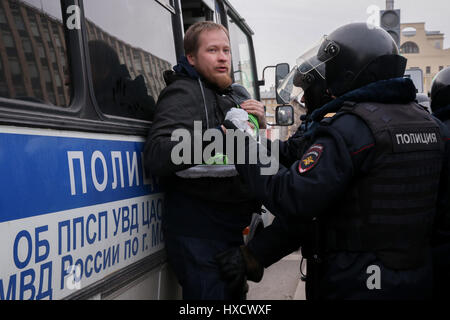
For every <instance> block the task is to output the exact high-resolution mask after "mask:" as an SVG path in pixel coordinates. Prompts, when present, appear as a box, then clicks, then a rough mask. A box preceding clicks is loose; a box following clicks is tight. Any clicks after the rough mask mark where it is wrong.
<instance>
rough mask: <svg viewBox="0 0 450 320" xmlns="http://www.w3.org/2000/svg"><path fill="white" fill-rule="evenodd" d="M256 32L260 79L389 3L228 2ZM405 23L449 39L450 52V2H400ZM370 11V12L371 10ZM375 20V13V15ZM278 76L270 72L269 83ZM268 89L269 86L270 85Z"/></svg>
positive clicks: (374, 0)
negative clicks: (422, 24) (421, 25)
mask: <svg viewBox="0 0 450 320" xmlns="http://www.w3.org/2000/svg"><path fill="white" fill-rule="evenodd" d="M228 1H229V2H230V3H231V5H232V6H233V7H234V8H235V9H236V10H237V11H238V12H239V13H240V15H241V16H242V17H243V18H244V19H245V21H246V22H247V24H248V25H249V26H250V27H251V28H252V30H253V31H254V32H255V35H254V36H253V42H254V46H255V54H256V60H257V64H258V77H259V78H260V79H261V78H262V71H263V68H264V66H267V65H275V64H277V63H280V62H288V63H289V64H290V65H291V66H292V65H293V64H295V59H296V58H297V57H298V56H299V55H300V54H301V53H302V52H303V51H304V50H306V49H308V48H309V47H310V46H311V45H313V44H314V43H316V42H317V41H318V40H319V38H320V37H321V36H322V35H324V34H329V33H330V32H331V31H333V30H334V29H336V28H337V27H339V26H341V25H344V24H347V23H350V22H366V21H367V20H368V19H370V18H371V13H368V12H367V11H368V9H369V8H371V6H378V7H379V8H380V9H382V10H384V9H385V7H386V1H385V0H228ZM394 6H395V9H401V22H402V23H409V22H425V29H426V30H427V31H441V32H442V33H444V34H445V42H444V48H449V47H450V0H427V1H418V0H395V2H394ZM369 11H370V10H369ZM371 12H372V14H373V11H371ZM272 77H273V74H271V73H270V72H266V79H271V78H272ZM266 83H267V81H266Z"/></svg>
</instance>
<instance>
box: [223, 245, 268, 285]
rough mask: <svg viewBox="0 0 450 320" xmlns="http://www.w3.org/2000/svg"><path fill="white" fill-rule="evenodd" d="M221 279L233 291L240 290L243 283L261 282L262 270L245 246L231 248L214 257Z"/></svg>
mask: <svg viewBox="0 0 450 320" xmlns="http://www.w3.org/2000/svg"><path fill="white" fill-rule="evenodd" d="M215 259H216V262H217V264H218V265H219V270H220V273H221V275H222V278H223V279H224V280H225V281H227V282H228V283H229V287H230V288H231V289H232V290H233V291H234V290H238V289H240V288H242V287H243V286H244V285H245V281H246V279H247V278H248V280H251V281H254V282H259V281H261V279H262V277H263V274H264V268H263V267H262V265H261V264H260V263H259V262H258V260H256V258H255V257H254V256H253V255H252V254H251V252H250V251H249V250H248V249H247V247H245V246H240V247H238V248H231V249H228V250H226V251H224V252H221V253H219V254H217V255H216V256H215Z"/></svg>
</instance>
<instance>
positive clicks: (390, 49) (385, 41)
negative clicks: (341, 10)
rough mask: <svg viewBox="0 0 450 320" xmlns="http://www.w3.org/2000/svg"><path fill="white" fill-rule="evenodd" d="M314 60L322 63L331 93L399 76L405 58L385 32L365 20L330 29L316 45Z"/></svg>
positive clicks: (402, 72) (342, 92) (402, 71)
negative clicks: (329, 32) (318, 45)
mask: <svg viewBox="0 0 450 320" xmlns="http://www.w3.org/2000/svg"><path fill="white" fill-rule="evenodd" d="M317 60H318V61H317V63H321V62H323V63H325V64H326V67H325V78H326V81H327V86H328V90H329V91H330V93H331V94H332V95H334V96H341V95H343V94H344V93H346V92H349V91H352V90H355V89H358V88H361V87H363V86H365V85H367V84H369V83H372V82H376V81H380V80H387V79H391V78H398V77H402V76H403V75H404V73H405V68H406V62H407V60H406V58H404V57H402V56H400V55H399V51H398V47H397V45H396V44H395V42H394V40H393V39H392V37H391V36H390V35H389V33H387V32H386V31H385V30H383V29H381V28H379V27H376V26H373V25H370V24H367V23H350V24H347V25H344V26H342V27H340V28H338V29H336V30H335V31H333V32H332V33H331V34H330V35H329V36H327V37H325V39H324V40H323V42H322V44H321V45H320V47H319V49H318V51H317Z"/></svg>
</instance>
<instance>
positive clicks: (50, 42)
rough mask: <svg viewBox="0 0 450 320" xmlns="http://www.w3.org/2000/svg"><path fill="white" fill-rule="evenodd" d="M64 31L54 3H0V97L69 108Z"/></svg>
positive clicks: (28, 0) (18, 0)
mask: <svg viewBox="0 0 450 320" xmlns="http://www.w3.org/2000/svg"><path fill="white" fill-rule="evenodd" d="M63 31H64V30H63V27H62V19H61V5H60V3H59V2H57V1H37V0H26V1H25V0H8V1H1V2H0V97H3V98H9V99H18V100H24V101H31V102H38V103H45V104H51V105H55V106H63V107H64V106H68V105H69V103H70V96H71V90H72V89H71V86H70V81H69V80H68V79H69V74H68V73H67V72H68V70H69V69H68V66H67V65H66V63H67V51H66V46H65V39H64V32H63Z"/></svg>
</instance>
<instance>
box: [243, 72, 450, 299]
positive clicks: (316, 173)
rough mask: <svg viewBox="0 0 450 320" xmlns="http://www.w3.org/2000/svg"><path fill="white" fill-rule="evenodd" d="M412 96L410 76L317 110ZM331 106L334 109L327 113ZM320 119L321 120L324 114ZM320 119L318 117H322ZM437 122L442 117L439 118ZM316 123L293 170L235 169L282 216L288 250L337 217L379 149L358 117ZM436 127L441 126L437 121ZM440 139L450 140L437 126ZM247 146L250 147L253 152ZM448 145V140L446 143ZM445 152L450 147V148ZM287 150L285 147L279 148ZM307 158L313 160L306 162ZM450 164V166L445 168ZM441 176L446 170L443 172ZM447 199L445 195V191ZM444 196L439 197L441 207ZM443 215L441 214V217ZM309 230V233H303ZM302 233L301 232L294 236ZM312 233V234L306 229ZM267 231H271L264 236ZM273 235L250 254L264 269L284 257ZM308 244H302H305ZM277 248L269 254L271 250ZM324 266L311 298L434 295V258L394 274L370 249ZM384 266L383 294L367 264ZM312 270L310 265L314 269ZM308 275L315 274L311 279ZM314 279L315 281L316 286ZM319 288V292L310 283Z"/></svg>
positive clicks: (338, 256)
mask: <svg viewBox="0 0 450 320" xmlns="http://www.w3.org/2000/svg"><path fill="white" fill-rule="evenodd" d="M414 98H415V88H414V86H413V85H412V82H410V81H409V80H405V79H395V80H388V81H382V82H379V83H376V84H373V85H371V86H370V87H369V88H363V89H359V90H357V91H356V92H353V93H352V94H348V95H347V96H344V97H342V99H341V101H336V100H335V101H334V102H332V103H330V104H329V105H327V106H325V107H324V108H322V110H319V111H318V112H317V113H316V115H317V114H320V113H322V117H323V115H324V114H326V113H328V112H330V111H334V112H336V111H339V109H340V107H341V106H342V105H343V103H344V101H345V99H348V100H349V101H354V102H380V103H389V102H391V103H408V102H411V101H413V100H414ZM330 106H332V108H331V109H330ZM319 118H321V117H319ZM319 120H320V119H319ZM436 121H437V120H436ZM327 122H328V121H322V122H320V123H319V121H316V123H315V125H314V126H313V131H312V133H310V134H309V136H310V141H309V142H308V150H307V151H306V154H305V155H304V156H303V157H302V159H297V161H295V162H293V163H292V164H291V165H290V166H289V167H285V166H283V165H280V169H279V171H278V172H277V173H276V174H274V175H261V168H262V167H264V166H263V165H262V164H260V163H257V164H244V165H239V164H237V165H236V168H237V170H238V172H239V173H240V175H241V176H242V177H243V178H244V179H245V181H246V182H247V183H248V185H249V187H250V189H251V191H252V192H253V193H254V194H255V195H257V196H258V197H259V199H260V200H261V201H262V202H263V204H264V205H265V206H266V207H267V208H268V209H269V210H270V211H271V212H272V213H273V214H274V215H275V216H276V217H277V218H278V219H279V221H278V222H277V227H276V228H274V229H276V230H277V231H274V233H277V234H278V236H281V235H282V234H283V233H282V232H280V230H283V229H284V230H286V232H285V233H284V236H283V237H284V238H285V239H284V240H279V241H278V245H283V244H285V243H286V242H287V241H286V239H291V240H292V239H293V240H292V242H291V247H290V248H284V252H283V253H288V252H286V251H289V250H292V249H295V247H296V246H298V244H302V241H306V242H307V241H310V236H311V234H309V232H310V231H308V230H306V231H305V230H304V229H303V228H305V226H308V225H310V224H311V223H312V221H313V220H314V219H315V218H316V217H321V216H324V215H327V214H328V215H332V214H333V211H334V209H335V206H336V205H337V204H338V203H339V200H340V199H342V197H343V196H344V195H345V193H346V191H347V190H348V189H349V186H350V184H351V182H352V179H354V177H355V176H359V175H363V174H365V173H367V172H369V170H370V169H371V165H372V160H373V158H374V154H375V152H376V148H375V140H374V137H373V135H372V133H371V130H370V129H369V127H368V126H367V125H366V124H365V123H364V122H363V121H362V120H361V119H360V118H358V117H357V116H355V115H351V114H344V115H342V116H338V117H337V118H336V119H333V121H331V124H329V123H327ZM437 122H439V121H437ZM439 126H440V128H441V130H442V135H441V137H443V139H448V137H449V135H448V133H447V130H446V128H445V126H444V125H443V124H442V123H440V122H439ZM252 143H253V142H252V141H250V143H249V144H247V150H252V149H254V146H253V147H252V146H251V144H252ZM445 143H447V142H445ZM447 144H448V143H447ZM447 148H448V146H447ZM280 150H283V147H282V146H281V147H280ZM308 153H310V156H309V157H308V156H307V155H308ZM445 165H447V164H445ZM442 172H448V171H445V170H443V171H442ZM442 194H446V192H444V191H443V192H441V195H442ZM444 198H445V199H440V203H441V205H442V207H444V206H445V202H446V196H444ZM438 214H440V213H438ZM306 229H308V228H306ZM293 230H297V231H298V234H297V236H296V235H295V231H293ZM309 230H310V229H309ZM266 232H267V233H270V231H266ZM271 238H272V239H273V238H274V235H273V234H272V236H271V235H267V234H266V235H264V234H261V235H259V236H257V237H256V238H255V239H253V240H252V241H251V243H250V244H249V248H250V250H251V251H252V252H253V253H255V255H256V256H257V257H259V258H261V260H263V261H264V264H265V265H268V264H270V263H273V262H275V259H278V258H281V257H280V255H281V253H280V252H281V251H283V250H279V251H278V252H276V248H275V245H274V244H273V243H272V244H268V243H267V241H266V239H271ZM302 245H303V244H302ZM266 249H267V250H273V252H274V253H273V254H272V256H271V254H270V253H268V252H267V250H266ZM321 259H322V261H321V264H320V267H317V269H316V270H310V269H309V267H310V265H308V273H309V274H308V279H309V280H310V281H309V284H308V281H307V297H308V296H309V298H311V297H314V298H325V299H395V298H397V299H409V298H411V299H415V298H427V297H431V290H432V287H431V283H432V281H431V279H432V264H431V257H430V259H429V261H428V263H426V264H425V265H423V266H422V267H420V268H417V269H414V270H392V269H389V268H387V267H385V266H384V265H383V263H382V262H381V261H380V260H379V259H378V257H377V256H376V255H375V254H374V253H372V252H337V253H334V254H331V255H327V256H324V257H321ZM371 265H377V266H379V267H380V268H381V275H382V277H381V289H380V290H379V289H376V288H375V289H373V290H371V289H369V288H368V284H367V283H368V282H367V281H368V279H369V277H370V275H371V274H369V273H368V272H369V271H370V270H368V266H371ZM311 266H312V265H311ZM310 274H311V275H312V276H310ZM311 277H314V278H315V281H314V283H313V281H311ZM312 285H314V288H312V287H311V286H312Z"/></svg>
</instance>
